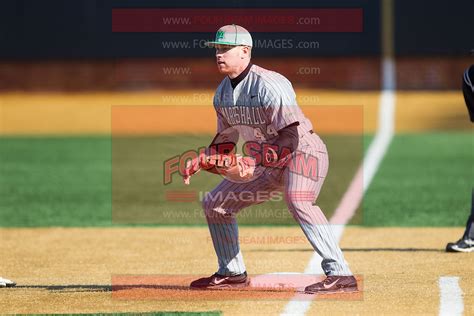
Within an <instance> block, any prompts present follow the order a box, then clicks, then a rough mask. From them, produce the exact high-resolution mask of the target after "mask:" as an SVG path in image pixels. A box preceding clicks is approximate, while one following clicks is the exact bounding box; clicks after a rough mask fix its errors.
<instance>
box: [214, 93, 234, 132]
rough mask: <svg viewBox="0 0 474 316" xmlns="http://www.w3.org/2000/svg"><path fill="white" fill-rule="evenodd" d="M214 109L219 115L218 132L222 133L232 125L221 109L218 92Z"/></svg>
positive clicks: (215, 96)
mask: <svg viewBox="0 0 474 316" xmlns="http://www.w3.org/2000/svg"><path fill="white" fill-rule="evenodd" d="M213 103H214V110H215V111H216V116H217V133H222V132H223V131H224V130H226V129H227V128H229V127H230V124H229V123H228V122H227V120H226V118H225V117H224V115H222V113H221V112H220V111H219V107H218V105H219V104H218V102H217V93H216V95H214V100H213Z"/></svg>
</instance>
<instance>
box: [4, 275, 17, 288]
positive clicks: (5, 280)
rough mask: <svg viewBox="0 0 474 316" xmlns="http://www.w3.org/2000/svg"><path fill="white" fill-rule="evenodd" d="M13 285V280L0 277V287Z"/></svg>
mask: <svg viewBox="0 0 474 316" xmlns="http://www.w3.org/2000/svg"><path fill="white" fill-rule="evenodd" d="M15 285H16V283H15V282H14V281H12V280H8V279H5V278H2V277H0V287H14V286H15Z"/></svg>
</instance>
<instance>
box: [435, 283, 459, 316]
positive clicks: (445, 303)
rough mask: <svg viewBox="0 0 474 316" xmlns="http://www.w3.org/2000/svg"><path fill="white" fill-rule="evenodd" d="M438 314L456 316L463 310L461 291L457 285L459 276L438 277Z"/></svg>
mask: <svg viewBox="0 0 474 316" xmlns="http://www.w3.org/2000/svg"><path fill="white" fill-rule="evenodd" d="M438 284H439V315H440V316H457V315H462V313H463V311H464V303H463V292H462V290H461V287H460V286H459V277H453V276H444V277H440V278H439V282H438Z"/></svg>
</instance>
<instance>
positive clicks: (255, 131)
mask: <svg viewBox="0 0 474 316" xmlns="http://www.w3.org/2000/svg"><path fill="white" fill-rule="evenodd" d="M267 134H268V135H273V136H278V132H277V131H276V129H275V128H274V127H273V126H272V125H267ZM253 136H254V137H255V138H256V139H258V140H265V135H263V133H262V130H261V129H260V128H259V127H256V128H254V129H253Z"/></svg>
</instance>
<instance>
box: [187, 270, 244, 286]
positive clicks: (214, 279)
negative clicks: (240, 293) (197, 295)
mask: <svg viewBox="0 0 474 316" xmlns="http://www.w3.org/2000/svg"><path fill="white" fill-rule="evenodd" d="M249 284H250V278H248V277H247V272H244V273H242V274H238V275H233V276H225V275H220V274H217V273H214V274H213V275H211V276H210V277H207V278H201V279H198V280H195V281H193V282H191V285H190V286H191V287H192V288H196V289H231V288H243V287H246V286H248V285H249Z"/></svg>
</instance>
